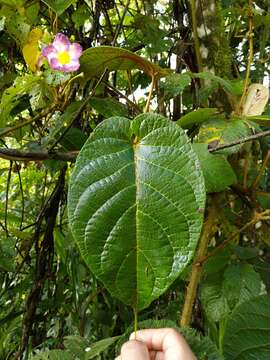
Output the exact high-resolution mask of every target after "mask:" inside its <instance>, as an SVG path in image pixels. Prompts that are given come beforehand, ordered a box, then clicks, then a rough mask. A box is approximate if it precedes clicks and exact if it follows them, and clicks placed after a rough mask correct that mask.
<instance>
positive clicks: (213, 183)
mask: <svg viewBox="0 0 270 360" xmlns="http://www.w3.org/2000/svg"><path fill="white" fill-rule="evenodd" d="M193 149H194V150H195V152H196V154H197V155H198V158H199V161H200V164H201V168H202V171H203V175H204V180H205V187H206V191H207V192H208V193H211V192H220V191H223V190H225V189H226V188H227V187H228V186H230V185H232V184H235V183H237V178H236V175H235V173H234V171H233V169H232V167H231V165H230V164H229V162H228V161H227V160H226V158H225V156H223V155H212V154H210V153H209V151H208V149H207V145H206V144H199V143H197V144H193Z"/></svg>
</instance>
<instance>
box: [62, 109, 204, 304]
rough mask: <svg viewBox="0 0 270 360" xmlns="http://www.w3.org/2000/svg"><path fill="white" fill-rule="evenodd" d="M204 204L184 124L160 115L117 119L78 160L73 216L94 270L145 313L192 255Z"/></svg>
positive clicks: (72, 222)
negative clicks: (146, 308)
mask: <svg viewBox="0 0 270 360" xmlns="http://www.w3.org/2000/svg"><path fill="white" fill-rule="evenodd" d="M204 201H205V189H204V181H203V176H202V174H201V170H200V166H199V163H198V159H197V157H196V154H195V153H194V151H193V150H192V147H191V144H190V143H189V141H188V138H187V136H186V134H185V133H184V131H183V130H182V129H181V128H180V127H179V126H177V125H176V124H174V123H173V122H170V121H169V120H167V119H165V118H163V117H162V116H160V115H157V114H143V115H140V116H138V117H136V118H135V119H134V120H133V121H130V120H128V119H126V118H121V117H113V118H110V119H108V120H105V121H104V122H102V123H101V124H100V125H99V126H97V128H96V129H95V130H94V132H93V133H92V135H91V136H90V138H89V139H88V141H87V142H86V143H85V145H84V147H83V149H82V150H81V152H80V154H79V156H78V158H77V162H76V166H75V169H74V171H73V174H72V177H71V180H70V186H69V193H68V210H69V220H70V226H71V230H72V232H73V235H74V238H75V239H76V241H77V243H78V245H79V248H80V251H81V253H82V256H83V257H84V260H85V261H86V263H87V265H88V266H89V267H90V269H91V270H92V272H93V273H94V274H95V275H96V276H97V277H98V278H99V279H100V280H101V281H103V283H104V284H105V286H106V287H107V288H108V289H109V291H110V292H111V293H112V294H113V295H114V296H116V297H118V298H119V299H120V300H122V301H123V302H124V303H126V304H129V305H131V306H133V307H135V308H137V309H138V310H140V309H143V308H145V307H147V306H148V305H149V304H150V303H151V302H152V301H153V300H154V299H156V298H157V297H159V296H160V295H161V294H162V293H163V292H164V291H165V290H166V289H167V288H168V287H169V285H170V284H171V283H172V282H173V281H174V280H175V279H176V278H177V277H178V276H179V274H180V273H181V271H183V270H184V269H185V267H186V266H187V265H188V264H189V262H190V260H191V259H192V256H193V253H194V250H195V248H196V244H197V241H198V237H199V235H200V230H201V225H202V212H201V211H198V210H199V209H201V210H203V209H204ZM172 214H173V215H172Z"/></svg>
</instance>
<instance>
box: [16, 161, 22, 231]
mask: <svg viewBox="0 0 270 360" xmlns="http://www.w3.org/2000/svg"><path fill="white" fill-rule="evenodd" d="M15 166H16V170H17V174H18V178H19V184H20V192H21V197H22V215H21V223H20V231H21V230H22V226H23V222H24V193H23V184H22V178H21V170H20V167H19V165H18V164H17V162H15Z"/></svg>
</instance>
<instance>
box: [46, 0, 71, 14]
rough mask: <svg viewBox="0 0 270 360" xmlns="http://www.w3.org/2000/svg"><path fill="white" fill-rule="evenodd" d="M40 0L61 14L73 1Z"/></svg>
mask: <svg viewBox="0 0 270 360" xmlns="http://www.w3.org/2000/svg"><path fill="white" fill-rule="evenodd" d="M42 2H44V3H45V4H46V5H48V6H49V7H50V8H51V9H52V10H53V11H55V12H56V14H57V15H61V14H63V12H64V11H65V10H66V9H67V8H69V7H70V5H71V4H72V3H74V0H42Z"/></svg>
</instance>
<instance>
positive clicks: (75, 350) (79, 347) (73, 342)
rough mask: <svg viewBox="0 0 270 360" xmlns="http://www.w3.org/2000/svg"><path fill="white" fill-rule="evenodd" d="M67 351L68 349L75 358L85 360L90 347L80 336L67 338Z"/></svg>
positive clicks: (65, 341)
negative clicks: (86, 351)
mask: <svg viewBox="0 0 270 360" xmlns="http://www.w3.org/2000/svg"><path fill="white" fill-rule="evenodd" d="M64 345H65V349H67V350H68V351H69V352H70V353H71V354H73V356H74V358H79V359H82V360H84V359H85V349H86V348H87V347H88V345H89V344H88V341H87V340H86V339H85V338H83V337H80V336H66V337H65V339H64Z"/></svg>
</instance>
